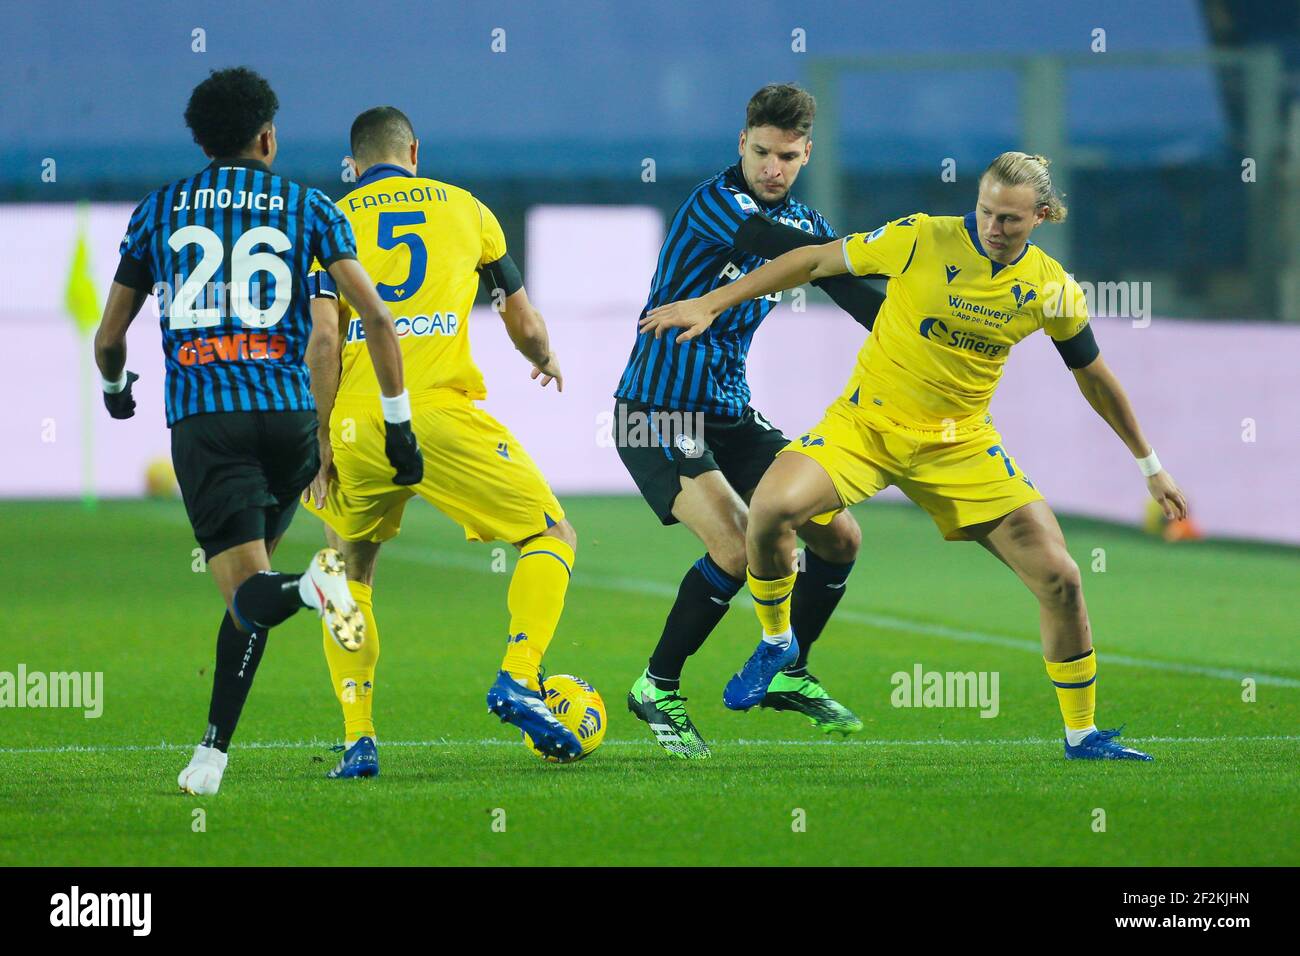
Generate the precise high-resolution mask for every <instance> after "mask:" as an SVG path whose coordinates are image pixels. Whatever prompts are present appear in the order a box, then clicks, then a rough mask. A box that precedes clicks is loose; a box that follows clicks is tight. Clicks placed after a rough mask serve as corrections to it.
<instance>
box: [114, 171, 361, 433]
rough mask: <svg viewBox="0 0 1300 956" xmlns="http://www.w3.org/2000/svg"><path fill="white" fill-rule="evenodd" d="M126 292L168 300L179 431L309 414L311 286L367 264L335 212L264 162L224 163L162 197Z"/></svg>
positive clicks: (140, 224)
mask: <svg viewBox="0 0 1300 956" xmlns="http://www.w3.org/2000/svg"><path fill="white" fill-rule="evenodd" d="M121 253H122V260H121V263H120V264H119V265H118V269H117V276H116V281H118V282H120V283H121V284H123V285H126V286H129V287H131V288H133V289H137V290H140V291H153V292H155V293H156V294H157V296H158V312H159V316H160V318H161V324H162V342H163V355H164V358H165V361H166V367H167V382H166V389H165V395H166V403H167V424H168V425H169V426H170V425H173V424H175V423H176V422H178V421H180V420H181V419H182V418H186V417H188V416H190V415H198V414H202V413H205V412H242V411H309V410H311V409H313V408H314V407H315V403H314V402H313V401H312V395H311V388H310V379H309V376H308V372H307V366H306V364H305V362H304V353H305V351H306V348H307V339H308V337H309V335H310V333H311V295H310V292H309V289H308V285H307V283H308V276H309V275H310V272H311V265H312V260H313V259H318V260H320V263H321V265H323V266H325V267H326V268H328V267H329V266H330V265H331V264H332V263H334V262H337V261H338V260H340V259H354V258H356V254H357V245H356V239H355V238H354V236H353V235H352V227H351V226H350V225H348V221H347V220H346V219H345V218H344V217H343V214H342V213H341V212H340V211H339V210H338V208H337V207H336V206H335V205H334V203H333V202H331V201H330V200H329V198H328V197H326V195H325V194H324V193H322V192H321V191H320V190H318V189H310V188H308V187H305V186H300V185H298V184H297V183H295V182H290V181H289V180H287V179H284V178H283V177H281V176H277V175H275V174H274V173H272V172H271V171H270V170H269V169H268V168H267V167H266V166H264V165H263V164H262V163H259V162H257V161H256V160H245V159H231V160H225V159H223V160H216V161H214V162H213V163H212V165H210V166H208V167H207V168H206V169H203V170H202V171H200V172H198V173H196V174H195V175H193V176H190V177H188V178H186V179H182V180H179V181H178V182H174V183H172V184H170V185H168V186H163V187H162V188H160V189H156V190H154V191H153V192H152V193H150V194H149V195H148V196H146V197H145V199H144V201H143V202H141V203H140V205H139V206H137V207H136V210H135V212H134V213H133V214H132V215H131V223H130V225H129V226H128V227H127V232H126V237H125V238H124V239H123V240H122V247H121Z"/></svg>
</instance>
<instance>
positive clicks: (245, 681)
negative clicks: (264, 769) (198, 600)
mask: <svg viewBox="0 0 1300 956" xmlns="http://www.w3.org/2000/svg"><path fill="white" fill-rule="evenodd" d="M277 544H278V539H273V540H271V541H262V540H258V539H255V540H253V541H246V542H243V543H241V544H237V545H234V546H232V547H229V548H226V549H224V550H222V551H220V552H219V553H218V554H215V555H213V556H212V558H211V559H209V561H208V569H209V571H210V572H211V574H212V578H213V581H214V582H215V583H216V585H217V589H218V590H219V591H220V592H221V596H222V598H223V599H224V600H225V602H226V608H227V612H226V615H225V617H224V618H223V620H222V623H221V628H220V631H219V632H218V635H217V654H216V658H217V659H216V665H215V667H214V668H213V679H212V701H211V704H210V706H209V709H208V730H207V733H205V734H204V737H203V741H202V743H200V744H199V746H198V747H196V748H195V750H194V756H193V757H192V758H191V760H190V763H189V765H187V766H186V768H185V769H184V770H182V771H181V773H180V775H179V777H178V778H177V783H178V785H179V786H180V788H181V789H182V790H184V791H185V792H187V793H194V794H213V793H216V792H217V791H218V789H219V788H220V786H221V777H222V774H223V773H224V771H225V768H226V759H227V758H226V751H227V749H228V748H229V745H230V738H231V737H232V736H233V735H234V730H235V726H236V725H237V723H238V721H239V715H240V713H241V712H242V710H243V707H244V702H245V701H246V700H247V698H248V692H249V689H250V688H251V687H252V683H253V677H254V675H255V674H256V673H257V667H258V665H259V664H260V663H261V659H262V654H263V652H264V651H265V648H266V641H267V637H268V636H269V632H270V629H271V628H272V627H274V626H275V625H277V624H279V623H281V622H282V621H284V620H286V619H287V618H288V617H290V616H291V615H293V614H294V613H296V612H297V611H299V610H301V609H302V608H303V607H311V608H314V609H315V610H316V611H317V612H318V613H320V614H321V615H322V616H323V617H326V618H327V619H328V618H329V617H330V616H331V615H332V616H333V617H334V618H336V619H337V620H338V621H339V622H341V624H342V625H346V627H341V628H340V629H339V630H340V633H346V635H347V636H349V637H350V638H353V637H355V638H361V639H363V638H364V631H361V630H359V629H358V630H353V629H352V628H354V626H355V624H357V623H359V617H360V615H359V614H358V612H357V610H356V606H355V604H351V598H350V596H347V585H346V582H345V581H344V576H343V564H342V558H341V557H340V556H339V554H338V552H337V551H334V550H332V549H325V550H322V551H320V552H318V553H317V554H316V555H315V556H314V557H313V558H312V562H311V564H310V565H309V566H308V568H307V570H306V571H305V572H304V573H302V574H300V575H289V574H278V573H276V572H274V571H272V570H271V561H270V557H271V554H272V553H273V552H274V551H275V547H276V545H277ZM345 597H346V600H345V599H344V598H345ZM349 604H351V607H349V606H348V605H349ZM353 615H355V616H356V618H357V619H358V620H356V621H354V620H352V616H353Z"/></svg>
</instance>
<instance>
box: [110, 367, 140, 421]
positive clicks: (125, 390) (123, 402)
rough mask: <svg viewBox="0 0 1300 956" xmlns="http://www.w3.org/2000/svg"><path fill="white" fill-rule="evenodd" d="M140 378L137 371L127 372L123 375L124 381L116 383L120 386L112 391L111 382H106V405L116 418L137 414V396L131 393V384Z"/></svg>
mask: <svg viewBox="0 0 1300 956" xmlns="http://www.w3.org/2000/svg"><path fill="white" fill-rule="evenodd" d="M139 378H140V376H139V375H136V374H135V372H127V373H126V375H125V376H123V379H122V382H125V384H122V382H118V383H116V384H117V385H118V387H117V388H116V390H114V391H110V390H109V389H110V383H108V382H105V383H104V407H105V408H107V409H108V414H110V415H112V416H113V417H114V418H130V417H131V416H132V415H134V414H135V396H134V395H132V394H131V386H132V384H134V383H135V382H136V381H137V380H138V379H139Z"/></svg>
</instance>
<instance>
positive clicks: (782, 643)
mask: <svg viewBox="0 0 1300 956" xmlns="http://www.w3.org/2000/svg"><path fill="white" fill-rule="evenodd" d="M792 637H794V631H793V630H791V629H790V628H788V627H787V628H786V629H785V630H784V631H782V632H781V633H780V634H764V635H763V643H764V644H771V645H773V646H775V647H789V646H790V638H792Z"/></svg>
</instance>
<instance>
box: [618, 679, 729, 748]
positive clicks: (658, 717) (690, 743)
mask: <svg viewBox="0 0 1300 956" xmlns="http://www.w3.org/2000/svg"><path fill="white" fill-rule="evenodd" d="M627 709H628V710H630V711H631V712H632V713H633V714H634V715H636V717H637V719H638V720H643V721H645V722H646V723H647V724H649V725H650V730H651V731H652V732H653V733H654V735H655V742H656V743H658V744H659V746H660V747H663V748H664V750H666V751H668V752H669V753H670V754H672V755H673V756H674V757H680V758H681V759H682V760H704V759H705V758H707V757H708V756H709V745H708V744H706V743H705V742H704V738H703V737H701V736H700V732H699V731H698V730H696V729H695V725H694V724H693V723H691V718H690V717H688V716H686V698H685V697H683V696H681V695H680V694H679V693H677V691H675V690H660V689H659V688H658V687H656V686H655V683H654V681H652V680H651V679H650V675H649V673H648V672H646V671H642V673H641V676H640V677H638V678H637V681H636V683H635V684H633V685H632V690H631V691H630V692H629V693H628V695H627Z"/></svg>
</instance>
